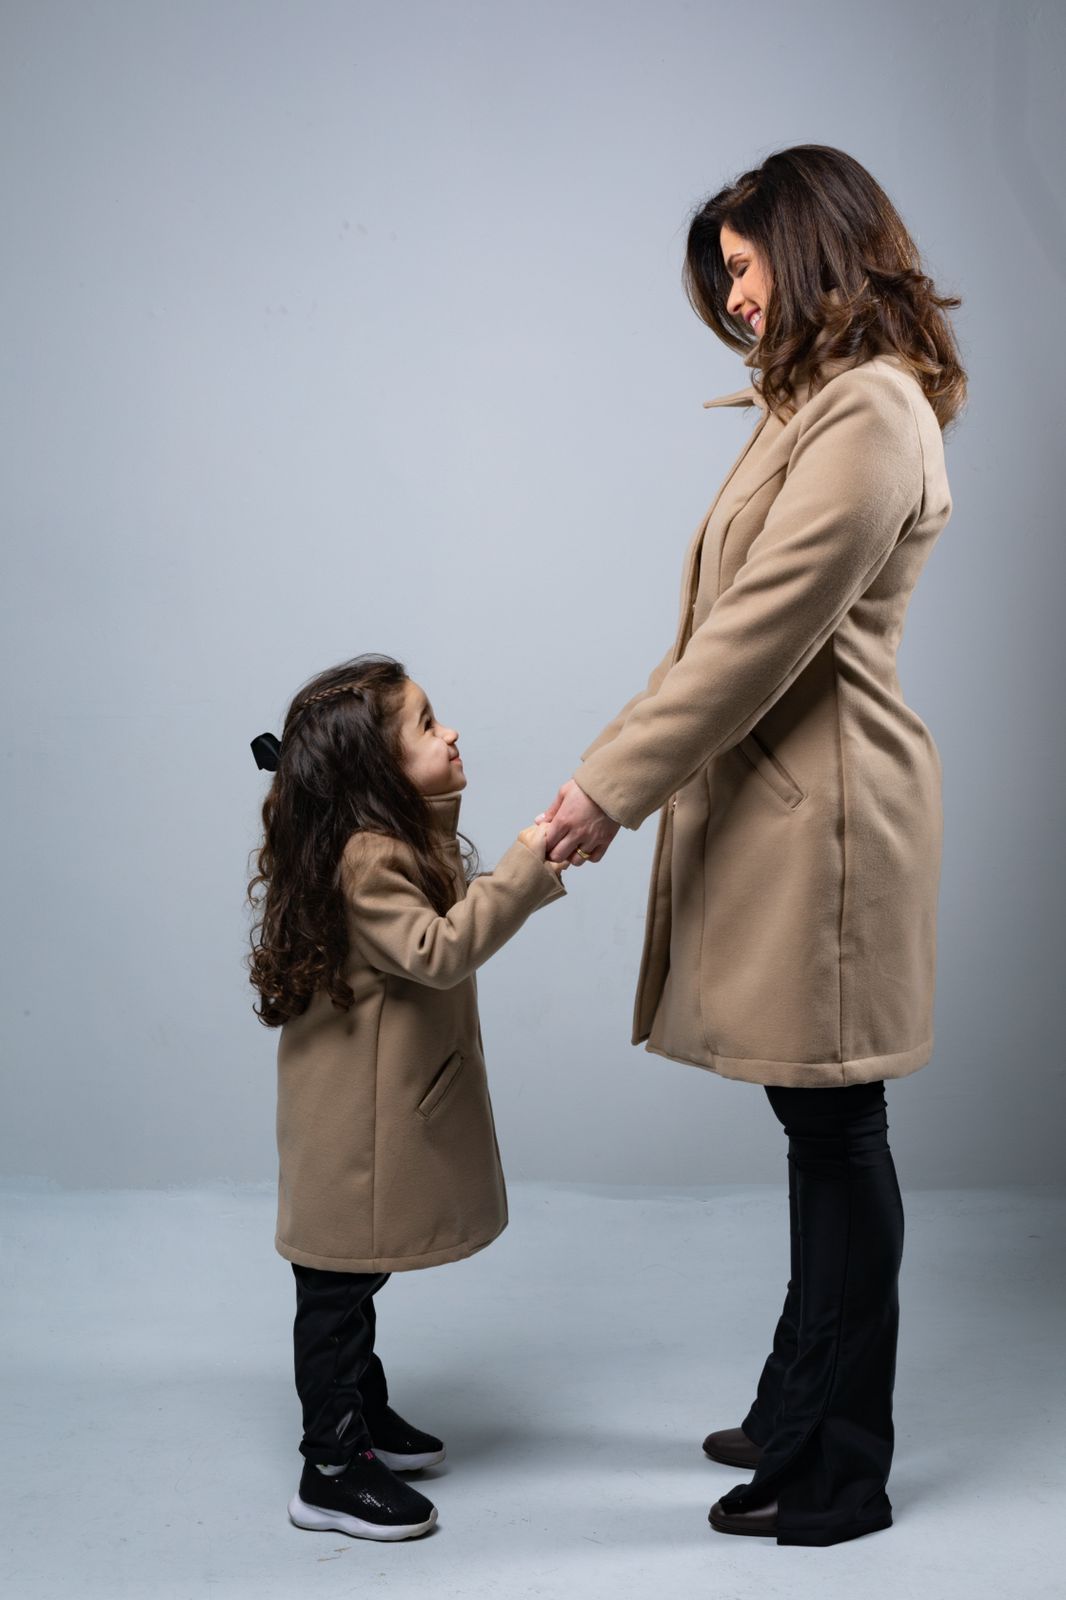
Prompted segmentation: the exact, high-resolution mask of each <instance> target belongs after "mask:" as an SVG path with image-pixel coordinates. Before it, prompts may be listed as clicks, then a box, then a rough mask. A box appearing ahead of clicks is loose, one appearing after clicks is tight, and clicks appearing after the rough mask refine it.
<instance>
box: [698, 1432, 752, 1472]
mask: <svg viewBox="0 0 1066 1600" xmlns="http://www.w3.org/2000/svg"><path fill="white" fill-rule="evenodd" d="M703 1453H704V1455H705V1456H708V1457H709V1458H710V1460H711V1461H721V1462H722V1463H723V1464H724V1465H725V1466H727V1467H751V1469H752V1470H753V1471H754V1469H755V1468H756V1467H757V1466H758V1465H759V1462H760V1460H761V1459H762V1446H761V1445H757V1444H752V1442H751V1440H750V1439H749V1438H748V1436H747V1434H746V1433H745V1432H744V1429H743V1428H720V1429H719V1430H718V1432H717V1433H709V1434H708V1435H707V1437H706V1439H704V1441H703Z"/></svg>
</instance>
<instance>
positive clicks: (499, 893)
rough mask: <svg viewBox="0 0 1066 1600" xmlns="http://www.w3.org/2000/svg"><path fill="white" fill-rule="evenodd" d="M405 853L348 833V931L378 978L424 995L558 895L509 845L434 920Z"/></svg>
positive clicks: (541, 870)
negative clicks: (407, 983)
mask: <svg viewBox="0 0 1066 1600" xmlns="http://www.w3.org/2000/svg"><path fill="white" fill-rule="evenodd" d="M413 873H414V864H413V860H412V858H411V856H410V853H409V851H408V850H407V847H406V846H404V845H403V844H401V843H400V842H399V841H397V840H389V839H386V838H385V837H384V836H383V835H356V836H355V837H354V839H353V840H351V841H350V842H349V845H348V848H347V850H346V851H345V856H344V867H343V873H342V878H343V884H344V894H345V899H346V901H347V905H348V912H349V918H348V925H349V930H350V933H351V937H352V939H353V942H354V943H355V944H356V946H357V947H358V949H359V951H360V953H361V955H362V956H363V957H364V959H365V960H366V961H367V962H369V964H370V965H371V966H372V967H375V968H377V969H378V971H380V972H388V973H392V974H394V975H395V976H397V977H401V978H410V979H412V980H413V981H414V982H415V983H423V984H425V985H426V986H427V987H428V988H430V989H451V988H453V987H454V985H455V984H457V983H461V982H462V981H463V979H464V978H468V977H469V976H470V975H471V974H472V973H473V972H474V971H475V970H476V969H477V968H478V967H480V966H481V965H482V964H483V963H484V962H486V961H487V960H488V959H489V957H490V956H491V955H495V953H496V951H497V950H499V949H500V947H501V946H502V945H504V944H506V943H507V940H508V939H510V938H511V937H512V936H513V935H514V934H516V933H517V932H518V930H519V928H520V927H521V926H522V924H523V922H525V921H526V919H527V917H529V916H530V915H531V914H532V913H533V912H534V911H536V910H537V909H538V908H539V907H540V906H544V905H548V904H549V902H550V901H552V900H558V899H559V898H560V897H561V896H563V895H565V893H566V889H565V887H564V886H563V883H562V882H561V880H560V879H559V878H558V877H557V875H556V874H555V873H554V872H553V871H552V870H551V868H550V867H547V866H545V864H544V862H543V861H541V860H540V859H539V858H538V857H537V856H535V855H534V854H533V852H532V850H529V849H527V847H526V846H525V845H524V844H523V843H522V841H521V839H516V840H515V842H514V844H512V845H511V847H510V849H509V850H507V851H506V852H505V854H504V855H503V856H502V857H501V859H500V863H499V865H498V866H497V868H496V870H495V872H486V873H483V874H481V875H480V876H479V877H476V878H475V879H474V881H473V882H472V883H471V884H470V885H469V886H468V888H467V892H466V896H465V898H464V899H462V900H459V901H457V902H456V904H455V905H454V906H452V908H451V909H450V910H449V911H448V913H447V914H446V915H445V916H441V915H440V914H439V913H438V912H437V911H436V910H435V908H434V907H433V906H432V905H431V903H430V902H429V900H427V898H426V896H425V894H424V893H423V891H422V890H421V889H420V888H419V886H418V884H417V883H416V882H415V881H414V876H413Z"/></svg>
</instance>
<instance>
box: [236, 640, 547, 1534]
mask: <svg viewBox="0 0 1066 1600" xmlns="http://www.w3.org/2000/svg"><path fill="white" fill-rule="evenodd" d="M458 738H459V736H458V734H457V733H456V731H455V729H454V728H446V727H443V726H442V725H441V723H440V722H438V721H437V719H436V717H435V716H434V712H433V708H432V706H431V705H430V704H429V701H428V700H427V698H426V695H425V694H424V692H423V691H422V689H420V688H419V686H418V684H417V683H415V682H413V680H412V679H410V678H408V677H407V675H406V673H405V671H404V668H403V667H402V666H401V665H400V663H399V662H398V661H393V660H391V659H390V658H389V657H387V656H385V657H382V656H360V657H359V658H358V659H357V660H354V661H348V662H345V663H343V665H341V666H339V667H334V668H333V669H332V670H330V671H328V672H324V673H322V674H321V675H320V676H319V677H317V678H314V679H313V680H312V681H311V682H310V683H309V684H307V685H306V686H305V688H304V689H303V690H301V692H300V693H299V694H298V695H297V697H296V699H295V700H294V701H293V703H292V705H291V706H290V708H289V711H288V715H287V716H286V718H285V727H284V731H283V733H282V736H281V742H280V744H279V743H278V741H277V740H276V739H274V738H273V736H272V735H270V734H264V735H261V736H260V738H258V739H256V740H255V741H254V742H253V746H252V748H253V750H254V751H255V754H256V760H257V761H258V762H259V764H260V766H266V767H267V768H268V769H270V770H272V771H274V773H275V776H274V779H273V782H272V783H271V786H270V790H269V792H268V794H267V797H266V801H265V803H264V806H263V829H264V838H263V842H262V845H261V847H260V849H259V853H258V858H257V866H258V871H257V875H256V876H255V877H254V878H253V879H252V882H251V884H250V885H249V898H250V899H251V901H252V904H253V906H254V907H255V908H256V910H257V911H258V913H259V920H258V922H257V925H256V928H255V931H254V932H253V936H252V958H251V976H252V983H253V985H254V987H255V988H256V989H257V990H258V992H259V996H260V999H259V1002H258V1004H257V1005H256V1011H257V1014H258V1015H259V1017H260V1020H261V1021H262V1022H264V1023H265V1024H266V1025H267V1027H272V1028H273V1027H278V1026H280V1027H281V1038H280V1042H279V1047H278V1120H277V1134H278V1152H279V1156H280V1170H279V1181H278V1225H277V1234H276V1238H275V1245H276V1247H277V1249H278V1251H279V1252H280V1254H281V1255H283V1256H284V1257H285V1258H286V1259H287V1260H288V1261H290V1262H291V1263H292V1269H293V1272H294V1274H295V1277H296V1321H295V1326H294V1329H293V1337H294V1346H295V1367H296V1388H297V1391H298V1393H299V1396H300V1401H301V1404H302V1407H303V1440H302V1442H301V1445H300V1450H301V1453H302V1454H303V1456H304V1457H305V1465H304V1469H303V1474H302V1476H301V1479H300V1487H299V1489H298V1490H297V1492H296V1494H295V1495H294V1496H293V1498H292V1500H291V1501H290V1503H289V1516H290V1517H291V1519H292V1521H293V1522H294V1523H295V1524H296V1525H297V1526H298V1527H301V1528H317V1529H337V1530H338V1531H340V1532H342V1533H349V1534H353V1535H356V1536H357V1537H361V1538H368V1539H409V1538H415V1537H417V1536H418V1535H419V1534H423V1533H426V1532H427V1531H428V1530H429V1529H430V1528H431V1527H432V1526H433V1524H434V1523H435V1522H436V1520H437V1512H436V1509H435V1507H434V1506H433V1505H432V1504H431V1503H430V1501H429V1500H427V1499H426V1498H425V1497H424V1496H423V1495H421V1494H418V1493H417V1492H416V1491H415V1490H414V1489H413V1488H412V1487H411V1486H410V1485H409V1484H407V1483H405V1482H403V1481H402V1480H401V1479H399V1478H397V1477H396V1476H395V1473H396V1472H397V1471H411V1470H414V1469H416V1468H419V1467H424V1466H430V1465H433V1464H434V1463H436V1462H438V1461H441V1460H442V1459H443V1457H444V1446H443V1444H442V1443H441V1441H440V1440H439V1439H437V1438H434V1437H433V1436H432V1435H431V1434H426V1433H423V1432H421V1431H420V1430H419V1429H417V1428H414V1427H412V1426H411V1425H410V1424H409V1423H407V1422H405V1421H404V1420H403V1418H402V1417H399V1416H398V1415H397V1414H396V1412H395V1411H393V1410H392V1408H391V1407H390V1406H389V1404H388V1390H387V1387H386V1382H385V1374H384V1371H383V1369H382V1366H381V1362H380V1360H379V1359H378V1357H377V1356H376V1355H375V1354H374V1298H373V1297H374V1295H375V1294H376V1292H377V1291H378V1290H379V1289H380V1288H381V1286H382V1285H383V1284H384V1283H385V1282H386V1280H387V1278H388V1277H389V1274H390V1273H392V1272H403V1271H409V1270H411V1269H412V1268H415V1267H430V1266H436V1265H437V1264H438V1263H440V1262H443V1261H457V1260H459V1259H461V1258H462V1257H463V1256H469V1255H472V1254H473V1252H474V1251H475V1250H481V1249H482V1248H483V1247H484V1246H485V1245H487V1244H490V1243H491V1241H492V1240H493V1239H495V1238H496V1237H497V1235H498V1234H499V1233H501V1232H502V1230H503V1229H504V1227H505V1226H506V1224H507V1201H506V1195H505V1190H504V1181H503V1172H502V1170H501V1167H500V1156H499V1150H498V1147H497V1144H496V1132H495V1126H494V1124H493V1118H492V1107H491V1105H490V1102H489V1092H488V1084H487V1081H486V1077H485V1061H484V1056H483V1054H482V1039H481V1028H480V1025H479V1022H478V1012H477V987H476V980H475V977H474V972H475V969H476V968H477V967H479V966H481V964H482V962H484V961H487V960H488V958H489V956H491V955H492V954H493V953H494V952H495V951H496V950H498V949H499V948H500V947H501V945H503V944H505V943H506V942H507V940H508V939H510V938H511V937H512V935H514V934H515V933H517V932H518V929H519V928H520V927H521V926H522V924H523V922H525V920H526V918H527V917H528V916H529V915H530V914H531V913H532V912H533V911H536V910H537V909H538V908H539V907H540V906H543V905H547V904H548V903H549V901H552V900H557V899H559V898H560V896H562V895H563V894H565V889H564V888H563V885H562V882H561V878H560V873H561V871H562V868H561V867H559V866H556V865H555V864H554V863H552V862H549V861H547V860H546V859H545V856H546V852H545V839H546V836H547V826H546V825H545V824H541V825H539V826H538V825H533V826H531V827H528V828H524V829H523V830H522V832H521V833H520V834H519V835H518V838H517V839H516V840H515V842H514V843H513V844H512V845H511V846H510V848H509V849H508V850H507V851H506V853H505V854H504V856H503V857H502V859H501V861H500V864H499V866H498V867H497V868H496V871H495V872H493V873H487V874H482V875H479V876H473V873H474V871H475V870H476V852H473V851H471V853H470V855H469V856H464V854H462V853H461V851H460V846H459V835H458V833H457V823H458V816H459V804H460V791H461V790H463V789H465V788H466V775H465V773H464V771H463V763H462V760H461V758H460V756H459V749H458ZM464 842H466V843H469V841H464ZM467 869H468V870H469V874H470V876H469V877H468V870H467Z"/></svg>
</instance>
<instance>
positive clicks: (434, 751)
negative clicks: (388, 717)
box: [399, 678, 466, 795]
mask: <svg viewBox="0 0 1066 1600" xmlns="http://www.w3.org/2000/svg"><path fill="white" fill-rule="evenodd" d="M399 719H400V747H401V755H402V765H403V770H404V772H406V774H407V776H408V777H409V778H410V780H411V782H412V783H413V784H414V786H415V788H416V789H417V790H418V792H419V794H425V795H429V794H455V793H458V791H459V790H460V789H465V788H466V773H465V772H464V771H463V763H462V759H461V758H460V755H459V734H458V732H457V731H456V729H455V728H445V727H443V726H442V724H441V723H439V722H438V721H437V719H436V718H435V716H434V715H433V707H432V706H431V705H430V703H429V700H428V698H427V696H426V692H425V690H424V689H422V688H420V686H419V685H418V684H417V683H415V681H414V679H413V678H408V680H407V682H406V683H405V684H404V691H403V704H402V705H401V707H400V711H399Z"/></svg>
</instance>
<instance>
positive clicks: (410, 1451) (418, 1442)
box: [363, 1406, 444, 1472]
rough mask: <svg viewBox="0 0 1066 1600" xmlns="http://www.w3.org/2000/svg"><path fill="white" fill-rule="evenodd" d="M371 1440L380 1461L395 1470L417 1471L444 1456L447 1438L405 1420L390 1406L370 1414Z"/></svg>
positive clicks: (435, 1462)
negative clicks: (425, 1430)
mask: <svg viewBox="0 0 1066 1600" xmlns="http://www.w3.org/2000/svg"><path fill="white" fill-rule="evenodd" d="M363 1415H364V1417H365V1419H366V1425H367V1427H368V1429H369V1430H370V1442H371V1444H372V1445H373V1447H374V1454H375V1455H376V1456H377V1458H378V1460H379V1461H384V1463H385V1465H386V1466H387V1467H389V1468H390V1469H391V1470H392V1471H393V1472H418V1471H419V1470H420V1469H421V1468H422V1467H435V1466H436V1465H437V1463H438V1461H443V1460H444V1442H443V1440H441V1439H437V1438H435V1437H434V1435H433V1434H432V1433H423V1432H422V1430H421V1428H414V1427H412V1426H411V1424H410V1423H409V1422H405V1421H404V1419H403V1418H402V1417H400V1416H397V1414H396V1412H395V1411H394V1410H393V1409H392V1407H391V1406H386V1407H385V1408H384V1410H383V1411H376V1412H374V1413H373V1414H372V1415H370V1416H367V1414H366V1412H365V1411H364V1413H363Z"/></svg>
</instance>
